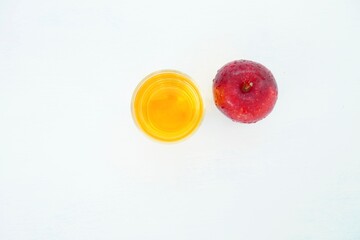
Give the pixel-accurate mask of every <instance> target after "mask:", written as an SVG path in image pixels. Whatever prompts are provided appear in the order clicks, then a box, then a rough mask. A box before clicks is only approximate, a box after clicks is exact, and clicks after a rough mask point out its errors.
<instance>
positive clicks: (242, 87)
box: [241, 82, 253, 93]
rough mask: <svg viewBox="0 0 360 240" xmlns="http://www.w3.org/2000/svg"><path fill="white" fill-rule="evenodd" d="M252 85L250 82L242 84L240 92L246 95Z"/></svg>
mask: <svg viewBox="0 0 360 240" xmlns="http://www.w3.org/2000/svg"><path fill="white" fill-rule="evenodd" d="M252 86H253V83H252V82H244V83H243V84H242V86H241V91H242V92H243V93H247V92H249V91H250V89H251V88H252Z"/></svg>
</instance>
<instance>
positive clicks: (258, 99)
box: [213, 60, 278, 123]
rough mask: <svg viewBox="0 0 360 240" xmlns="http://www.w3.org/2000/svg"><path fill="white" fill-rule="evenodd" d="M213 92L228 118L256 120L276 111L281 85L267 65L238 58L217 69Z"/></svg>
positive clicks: (217, 103) (241, 120) (238, 120)
mask: <svg viewBox="0 0 360 240" xmlns="http://www.w3.org/2000/svg"><path fill="white" fill-rule="evenodd" d="M213 94H214V101H215V105H216V106H217V107H218V109H219V110H220V111H221V112H222V113H224V114H225V115H226V116H227V117H229V118H230V119H232V120H233V121H236V122H242V123H255V122H257V121H259V120H261V119H263V118H265V117H266V116H267V115H268V114H269V113H270V112H271V111H272V110H273V108H274V106H275V103H276V100H277V97H278V88H277V84H276V81H275V78H274V76H273V75H272V74H271V72H270V71H269V70H268V69H267V68H266V67H264V66H263V65H261V64H259V63H256V62H253V61H249V60H237V61H233V62H230V63H228V64H226V65H225V66H223V67H222V68H221V69H219V70H218V72H217V74H216V76H215V79H214V81H213Z"/></svg>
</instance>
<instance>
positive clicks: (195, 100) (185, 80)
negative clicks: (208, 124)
mask: <svg viewBox="0 0 360 240" xmlns="http://www.w3.org/2000/svg"><path fill="white" fill-rule="evenodd" d="M132 112H133V116H134V119H135V121H136V123H137V124H138V126H139V127H140V128H141V129H142V130H143V131H144V132H145V133H146V134H148V135H149V136H150V137H152V138H155V139H157V140H160V141H165V142H173V141H178V140H181V139H183V138H185V137H187V136H188V135H190V134H191V133H192V132H193V131H194V130H195V129H196V128H197V127H198V125H199V124H200V122H201V119H202V116H203V103H202V99H201V96H200V93H199V91H198V89H197V87H196V86H195V84H194V83H193V82H192V80H191V79H190V78H189V77H188V76H186V75H185V74H183V73H180V72H177V71H172V70H166V71H161V72H156V73H153V74H151V75H149V76H147V77H146V78H145V79H144V80H143V81H142V82H141V83H140V84H139V86H138V88H137V89H136V90H135V92H134V97H133V102H132Z"/></svg>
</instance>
